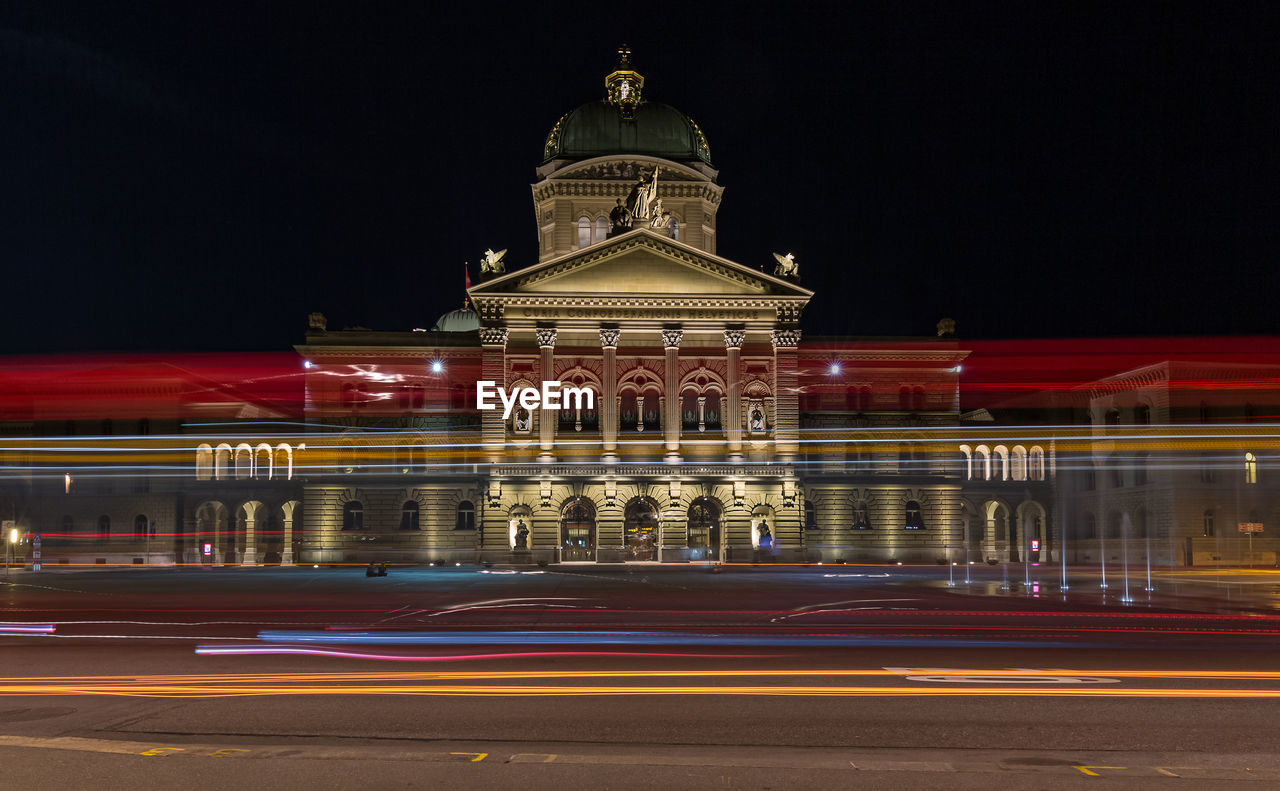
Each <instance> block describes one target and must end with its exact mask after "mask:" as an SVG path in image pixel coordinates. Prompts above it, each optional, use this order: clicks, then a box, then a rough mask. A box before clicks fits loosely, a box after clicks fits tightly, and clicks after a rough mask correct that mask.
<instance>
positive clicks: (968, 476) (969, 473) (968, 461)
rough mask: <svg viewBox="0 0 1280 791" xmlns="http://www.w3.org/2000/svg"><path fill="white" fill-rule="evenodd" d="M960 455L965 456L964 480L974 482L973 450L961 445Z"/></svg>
mask: <svg viewBox="0 0 1280 791" xmlns="http://www.w3.org/2000/svg"><path fill="white" fill-rule="evenodd" d="M960 453H961V454H962V455H963V456H964V479H965V480H966V481H971V480H973V450H971V449H970V448H969V446H968V445H961V446H960Z"/></svg>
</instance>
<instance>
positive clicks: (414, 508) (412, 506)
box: [400, 500, 418, 530]
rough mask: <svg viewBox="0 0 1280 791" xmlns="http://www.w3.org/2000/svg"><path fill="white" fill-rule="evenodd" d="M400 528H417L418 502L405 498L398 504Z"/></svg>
mask: <svg viewBox="0 0 1280 791" xmlns="http://www.w3.org/2000/svg"><path fill="white" fill-rule="evenodd" d="M400 529H401V530H417V529H418V504H417V503H416V502H415V501H413V500H405V501H404V505H402V506H400Z"/></svg>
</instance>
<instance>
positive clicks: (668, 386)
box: [662, 329, 684, 464]
mask: <svg viewBox="0 0 1280 791" xmlns="http://www.w3.org/2000/svg"><path fill="white" fill-rule="evenodd" d="M682 340H684V330H682V329H668V330H663V331H662V347H663V349H664V350H665V351H666V357H667V366H666V375H665V377H664V379H665V381H664V382H663V391H664V392H665V393H666V399H665V401H664V402H663V407H664V408H663V410H662V438H663V441H664V443H665V444H666V448H667V453H666V456H665V458H666V460H667V461H669V462H672V463H676V464H678V463H679V462H680V422H681V421H680V393H679V392H678V390H679V388H680V341H682Z"/></svg>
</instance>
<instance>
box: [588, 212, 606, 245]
mask: <svg viewBox="0 0 1280 791" xmlns="http://www.w3.org/2000/svg"><path fill="white" fill-rule="evenodd" d="M608 235H609V218H608V217H605V216H604V215H601V216H599V217H597V218H596V226H595V233H593V234H592V235H591V243H592V244H595V243H596V242H603V241H604V240H605V237H607V236H608Z"/></svg>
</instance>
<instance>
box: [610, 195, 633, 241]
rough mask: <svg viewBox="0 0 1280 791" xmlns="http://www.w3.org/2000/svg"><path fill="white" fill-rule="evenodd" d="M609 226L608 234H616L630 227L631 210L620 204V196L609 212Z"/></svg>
mask: <svg viewBox="0 0 1280 791" xmlns="http://www.w3.org/2000/svg"><path fill="white" fill-rule="evenodd" d="M609 226H610V231H609V235H610V236H617V235H618V234H620V233H625V232H626V231H628V230H630V229H631V212H629V211H627V207H626V206H623V205H622V198H618V200H617V201H616V205H615V206H614V207H613V210H612V211H610V212H609Z"/></svg>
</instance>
